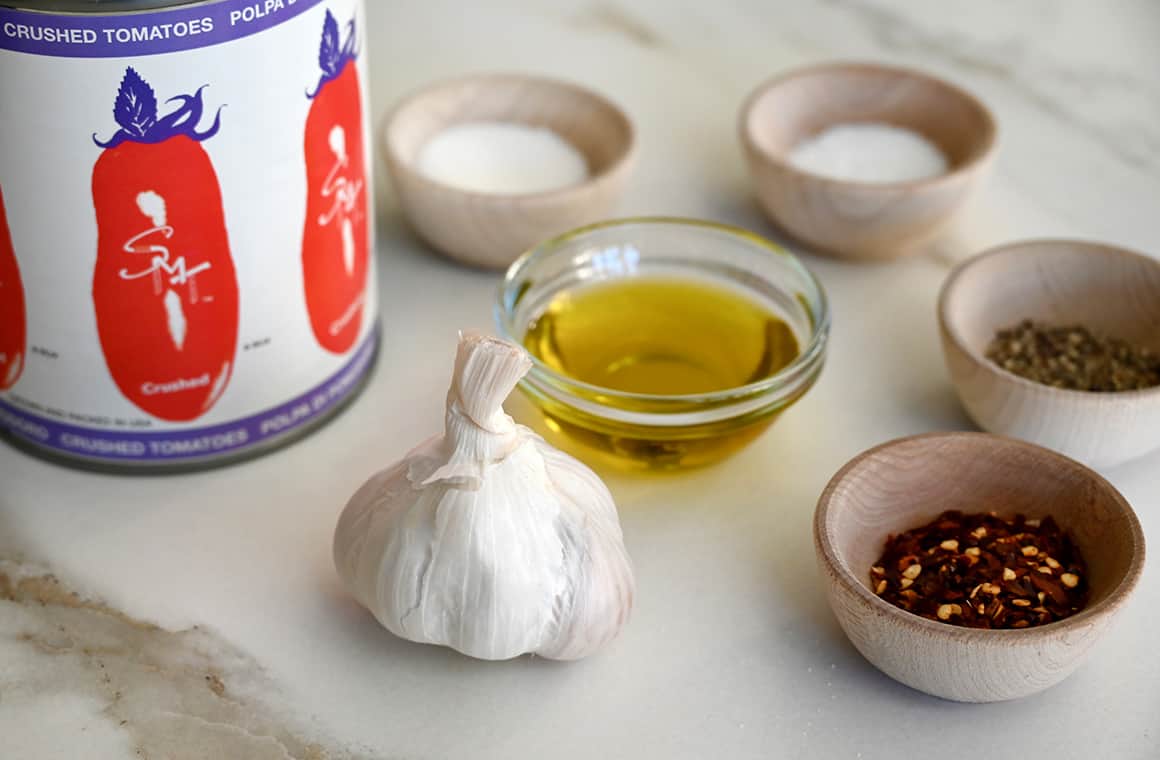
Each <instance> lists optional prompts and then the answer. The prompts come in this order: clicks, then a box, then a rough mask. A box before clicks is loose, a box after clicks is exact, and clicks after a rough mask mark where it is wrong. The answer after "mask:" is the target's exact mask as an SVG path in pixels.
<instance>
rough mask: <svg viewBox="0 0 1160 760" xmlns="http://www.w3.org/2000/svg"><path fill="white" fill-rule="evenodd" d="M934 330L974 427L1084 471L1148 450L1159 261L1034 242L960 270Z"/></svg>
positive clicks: (1152, 444)
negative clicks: (1053, 453) (1075, 462)
mask: <svg viewBox="0 0 1160 760" xmlns="http://www.w3.org/2000/svg"><path fill="white" fill-rule="evenodd" d="M938 313H939V326H940V332H941V334H942V344H943V351H944V353H945V356H946V362H947V368H948V369H949V371H950V375H951V379H952V381H953V382H954V385H955V389H956V391H957V392H958V395H959V398H960V399H961V401H962V403H963V406H964V407H965V408H966V410H967V413H968V414H969V415H970V416H971V418H972V419H974V421H975V422H976V423H977V424H978V425H979V427H981V428H983V429H984V430H987V431H990V432H992V433H1000V434H1003V435H1012V436H1016V437H1018V438H1023V439H1025V440H1028V441H1031V442H1033V443H1038V444H1041V445H1043V446H1048V447H1050V448H1053V449H1055V450H1057V451H1060V452H1062V453H1064V454H1067V455H1068V456H1071V457H1075V458H1076V459H1079V460H1080V461H1082V462H1085V463H1086V464H1089V465H1092V466H1093V467H1110V466H1114V465H1117V464H1120V463H1122V462H1125V461H1128V460H1131V459H1135V458H1137V457H1140V456H1143V455H1144V454H1147V453H1149V452H1152V451H1154V450H1156V449H1157V448H1160V261H1157V260H1155V259H1152V258H1149V257H1148V256H1145V255H1143V254H1140V253H1135V252H1133V251H1129V250H1125V249H1123V248H1116V247H1114V246H1110V245H1102V244H1100V243H1092V242H1082V241H1073V240H1035V241H1028V242H1021V243H1013V244H1009V245H1003V246H999V247H997V248H993V249H991V250H989V251H986V252H984V253H981V254H979V255H978V256H976V257H974V258H972V259H970V260H968V261H966V262H964V263H963V264H961V265H960V266H959V267H958V268H957V269H955V271H954V272H953V273H952V274H951V275H950V277H949V278H948V279H947V281H946V283H945V284H944V285H943V289H942V294H941V296H940V298H939V306H938Z"/></svg>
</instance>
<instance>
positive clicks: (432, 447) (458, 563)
mask: <svg viewBox="0 0 1160 760" xmlns="http://www.w3.org/2000/svg"><path fill="white" fill-rule="evenodd" d="M530 367H531V361H530V359H529V358H528V356H527V354H526V353H525V352H524V351H523V349H522V348H520V347H519V346H516V345H514V344H512V343H508V342H505V341H501V340H498V339H495V338H490V337H485V336H482V335H478V334H468V335H462V336H460V341H459V351H458V354H457V356H456V359H455V372H454V377H453V378H452V382H451V389H450V391H448V394H447V412H446V416H445V423H444V431H443V434H442V435H438V436H435V437H434V438H432V439H430V440H428V441H426V442H425V443H422V444H420V445H419V446H418V447H417V448H415V449H414V450H412V451H411V453H409V454H408V455H407V456H406V457H405V458H404V459H403V460H402V461H401V462H398V463H396V464H394V465H392V466H391V467H388V468H387V469H385V470H383V471H382V472H380V473H378V474H377V475H375V476H374V477H372V478H371V479H370V480H368V481H367V482H366V483H365V484H364V485H363V486H362V487H361V488H360V489H359V490H358V491H357V492H356V493H355V494H354V496H353V497H351V499H350V502H349V503H348V504H347V506H346V509H345V510H344V511H343V513H342V516H341V517H340V518H339V521H338V527H337V529H336V531H335V535H334V561H335V565H336V566H337V568H338V573H339V575H340V576H341V577H342V580H343V582H344V583H345V584H346V586H347V588H349V589H350V591H351V593H352V594H353V595H354V597H355V598H356V599H357V600H358V601H359V603H361V604H362V605H363V606H364V607H366V608H367V609H368V610H370V612H371V613H372V614H374V616H375V617H376V618H377V619H378V621H379V622H380V623H382V624H383V625H384V626H385V627H386V628H387V629H388V630H389V631H391V632H392V633H394V634H395V635H397V636H401V637H402V638H405V639H410V640H411V641H418V642H423V643H429V644H441V645H444V646H449V647H451V648H453V649H456V650H458V651H460V652H462V653H464V654H466V655H470V656H472V657H478V658H481V659H485V660H504V659H508V658H511V657H515V656H517V655H520V654H524V653H529V652H530V653H534V654H537V655H540V656H542V657H547V658H551V659H556V660H572V659H577V658H580V657H584V656H586V655H588V654H591V653H592V652H594V651H595V650H596V649H598V648H600V647H601V646H602V645H604V644H605V643H607V642H608V641H609V640H611V639H612V638H613V637H614V636H616V634H617V633H618V632H619V631H620V628H621V627H622V626H623V625H624V623H625V622H626V620H627V619H628V614H629V610H630V608H631V606H632V596H633V578H632V568H631V565H630V562H629V559H628V554H627V552H626V551H625V548H624V540H623V537H622V535H621V530H620V522H619V519H618V517H617V513H616V505H615V504H614V503H613V501H612V496H611V494H610V493H609V492H608V488H607V487H606V486H605V485H604V483H603V482H602V481H601V480H600V478H599V477H597V476H596V474H595V473H594V472H592V471H591V470H590V469H588V468H587V467H586V466H584V465H583V464H581V463H580V462H579V461H577V460H576V459H573V458H572V457H570V456H568V455H567V454H564V453H563V452H561V451H558V450H557V449H554V448H552V447H551V446H549V445H548V443H547V442H545V441H544V439H543V438H541V437H540V436H538V435H536V434H535V433H533V432H532V431H531V430H529V429H528V428H526V427H524V426H523V425H518V424H516V423H515V421H514V420H512V418H511V417H509V416H508V415H507V414H505V413H504V411H503V407H502V404H503V401H504V399H506V398H507V396H508V395H509V394H510V393H511V392H512V390H513V389H514V388H515V386H516V383H518V382H519V379H520V378H521V377H523V375H524V374H525V373H526V372H527V371H528V369H529V368H530Z"/></svg>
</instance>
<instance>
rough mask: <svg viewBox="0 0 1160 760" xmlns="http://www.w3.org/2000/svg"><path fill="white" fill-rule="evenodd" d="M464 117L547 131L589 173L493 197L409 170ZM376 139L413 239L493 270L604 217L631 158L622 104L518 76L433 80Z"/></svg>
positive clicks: (388, 120)
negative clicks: (555, 185) (575, 153)
mask: <svg viewBox="0 0 1160 760" xmlns="http://www.w3.org/2000/svg"><path fill="white" fill-rule="evenodd" d="M471 121H499V122H511V123H517V124H527V125H531V126H536V127H543V128H547V129H550V130H552V131H553V132H555V133H556V134H558V135H559V136H560V137H562V138H564V139H565V140H567V141H568V142H569V143H571V144H572V145H573V146H574V147H576V148H577V149H578V150H579V151H580V152H581V153H583V154H584V157H585V159H586V160H587V162H588V167H589V173H590V176H589V178H588V179H587V180H585V181H584V182H582V183H580V184H577V185H572V186H570V187H565V188H561V189H559V190H552V191H548V192H540V193H531V194H525V195H499V194H490V193H479V192H472V191H470V190H463V189H460V188H457V187H452V186H449V185H446V184H443V183H440V182H437V181H435V180H432V179H430V178H428V177H427V176H425V175H423V174H421V173H420V172H419V171H418V170H417V169H416V161H417V158H418V154H419V151H420V149H421V148H422V146H423V145H424V143H425V142H426V141H427V140H428V139H430V138H431V137H433V136H435V134H437V133H438V132H440V131H441V130H443V129H446V128H447V127H449V126H452V125H455V124H461V123H463V122H471ZM381 139H382V145H383V151H384V153H385V154H386V160H387V166H388V168H389V169H390V176H391V179H392V180H393V182H394V186H395V191H396V192H397V193H398V197H399V201H400V203H401V204H402V207H403V211H404V213H405V214H406V216H407V219H408V220H409V221H410V223H411V225H412V226H413V227H414V228H415V231H416V232H417V233H418V234H419V236H420V237H422V238H423V239H424V240H425V241H426V242H427V243H429V244H430V245H431V246H432V247H434V248H435V249H437V250H439V251H442V252H443V253H445V254H447V255H448V256H450V257H451V258H454V259H457V260H459V261H462V262H464V263H467V264H471V265H474V266H480V267H487V268H492V269H495V268H503V267H506V266H507V265H509V264H511V263H512V262H513V261H515V259H516V257H518V256H519V255H520V254H521V253H523V252H524V251H525V250H527V249H529V248H531V247H532V246H533V245H535V244H536V243H539V242H541V241H543V240H547V239H549V238H552V237H555V236H556V235H559V234H561V233H563V232H565V231H567V230H570V229H573V228H576V227H579V226H582V225H584V224H588V223H590V222H595V221H597V220H599V219H601V218H603V217H604V216H606V215H607V214H608V212H609V211H610V210H611V209H612V207H613V205H614V204H615V202H616V200H617V197H618V196H619V194H620V191H621V189H622V188H623V186H624V183H625V180H626V179H627V177H628V175H629V173H630V170H631V165H632V158H633V127H632V123H631V122H630V121H629V119H628V117H627V116H626V115H625V114H624V112H623V111H621V110H620V109H619V108H617V107H616V106H615V105H613V104H612V103H611V102H609V101H608V100H606V99H605V98H603V97H602V96H600V95H598V94H596V93H595V92H592V91H590V90H586V89H584V88H582V87H578V86H576V85H573V84H569V83H567V82H560V81H556V80H552V79H544V78H541V77H533V76H523V75H504V74H496V75H484V76H473V77H468V78H464V79H456V80H452V81H446V82H441V83H438V84H435V85H432V86H430V87H428V88H426V89H424V90H422V91H421V92H419V93H417V94H415V95H412V96H410V97H409V98H406V99H405V100H404V101H403V102H402V103H400V104H399V105H398V106H397V107H396V108H395V109H394V111H392V112H391V113H390V114H389V115H388V116H387V118H386V120H385V122H384V124H383V129H382V138H381Z"/></svg>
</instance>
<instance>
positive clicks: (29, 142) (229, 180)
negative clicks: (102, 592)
mask: <svg viewBox="0 0 1160 760" xmlns="http://www.w3.org/2000/svg"><path fill="white" fill-rule="evenodd" d="M362 19H363V3H362V0H201V1H200V2H188V1H186V2H176V1H175V0H152V1H151V2H146V1H141V0H138V1H132V0H96V1H95V2H94V0H88V1H87V2H80V1H79V0H60V1H56V0H40V1H39V2H30V1H27V0H0V104H2V106H0V134H2V135H3V139H2V140H0V430H2V431H3V432H5V433H6V435H7V437H8V438H9V439H10V440H12V441H14V442H17V443H20V444H23V445H26V446H27V447H31V448H32V449H34V450H35V451H37V452H39V453H44V454H49V455H53V456H54V457H56V458H61V459H63V460H66V461H68V462H71V463H76V464H81V465H88V466H96V467H99V468H116V469H132V470H147V471H156V470H158V469H162V470H174V469H187V468H195V467H204V466H207V465H211V464H219V463H223V462H228V461H233V460H236V459H238V458H241V457H245V456H249V455H253V454H255V453H258V452H262V451H265V450H268V449H270V448H271V447H274V446H277V445H279V444H281V443H285V442H287V441H289V440H292V439H294V438H295V437H297V436H299V435H301V434H302V433H303V432H305V431H307V430H309V429H311V428H313V427H315V426H317V425H318V424H319V423H320V422H322V421H323V420H325V419H327V418H328V417H330V416H331V415H333V414H334V413H335V412H336V411H338V410H339V409H340V408H341V407H342V406H343V405H344V403H345V402H347V401H348V400H350V399H351V398H352V397H353V396H354V395H355V394H356V393H357V391H358V390H359V389H360V388H361V387H362V385H363V384H364V381H365V379H366V377H367V374H368V372H369V370H370V368H371V366H372V363H373V359H374V356H375V353H376V351H377V347H378V326H377V305H378V304H377V300H376V294H375V288H374V282H375V279H374V259H373V256H372V252H373V249H374V245H373V234H374V233H373V220H372V216H371V215H372V209H373V199H372V197H371V194H372V188H373V185H372V182H371V177H370V171H371V165H370V161H369V159H368V156H369V150H370V147H369V139H370V135H369V129H368V118H369V114H368V109H367V107H366V102H367V97H366V95H367V90H366V82H367V70H366V60H365V55H364V45H363V42H362V38H361V36H360V35H361V32H362V28H363V24H362Z"/></svg>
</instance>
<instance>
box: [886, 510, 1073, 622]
mask: <svg viewBox="0 0 1160 760" xmlns="http://www.w3.org/2000/svg"><path fill="white" fill-rule="evenodd" d="M870 582H871V588H873V589H874V591H875V593H876V594H878V596H880V597H882V598H883V599H884V600H886V601H888V602H890V603H891V604H893V605H895V606H897V607H900V608H902V609H904V610H906V611H907V612H912V613H914V614H916V615H921V616H922V617H924V618H928V619H930V620H937V621H940V622H944V623H948V624H950V625H960V626H966V627H968V628H1027V627H1029V626H1037V625H1045V624H1047V623H1053V622H1055V621H1057V620H1062V619H1064V618H1066V617H1069V616H1071V615H1074V614H1075V613H1076V612H1079V611H1080V610H1081V609H1083V607H1084V605H1085V604H1086V603H1087V600H1088V594H1089V590H1088V583H1087V567H1086V566H1085V565H1084V562H1083V557H1082V556H1080V553H1079V549H1078V547H1076V545H1075V544H1074V543H1073V542H1072V540H1071V536H1069V535H1068V534H1067V533H1066V532H1065V531H1063V530H1061V529H1060V527H1059V525H1058V524H1056V522H1055V520H1054V519H1053V518H1051V517H1045V518H1043V519H1042V520H1029V519H1027V518H1025V517H1024V516H1023V515H1018V514H1017V515H1015V516H1014V517H1013V518H1010V519H1007V518H1003V517H1001V516H999V514H998V513H997V512H986V513H978V514H965V513H963V512H959V511H947V512H943V513H942V514H941V515H939V516H938V517H937V518H935V519H934V520H933V521H932V522H930V523H928V524H927V525H924V526H922V527H919V528H915V529H913V530H909V531H906V532H905V533H900V534H898V535H896V536H895V535H892V536H890V537H889V538H888V539H887V541H886V546H885V549H884V551H883V553H882V556H881V558H879V560H878V561H877V562H876V563H875V564H874V567H873V568H872V569H871V572H870Z"/></svg>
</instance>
